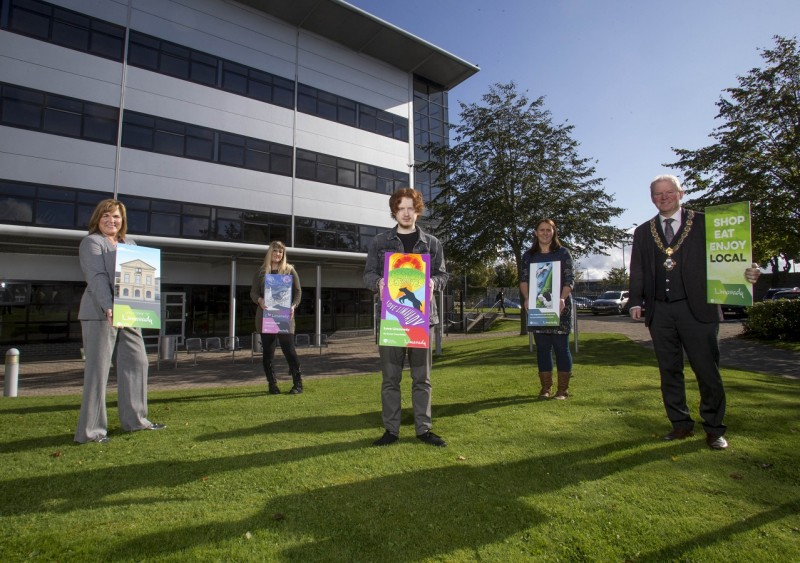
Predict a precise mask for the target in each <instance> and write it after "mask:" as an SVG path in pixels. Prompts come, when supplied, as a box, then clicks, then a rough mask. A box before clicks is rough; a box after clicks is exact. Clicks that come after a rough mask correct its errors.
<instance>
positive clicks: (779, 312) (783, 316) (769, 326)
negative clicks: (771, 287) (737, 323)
mask: <svg viewBox="0 0 800 563" xmlns="http://www.w3.org/2000/svg"><path fill="white" fill-rule="evenodd" d="M744 333H745V335H747V336H750V337H753V338H760V339H762V340H783V341H787V342H800V299H776V300H773V301H762V302H760V303H755V304H754V305H753V307H752V308H751V309H750V311H749V316H748V318H747V320H746V321H745V323H744Z"/></svg>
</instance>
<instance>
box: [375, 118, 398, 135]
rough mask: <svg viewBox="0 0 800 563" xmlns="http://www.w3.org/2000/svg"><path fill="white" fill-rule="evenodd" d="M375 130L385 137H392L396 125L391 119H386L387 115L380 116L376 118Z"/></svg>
mask: <svg viewBox="0 0 800 563" xmlns="http://www.w3.org/2000/svg"><path fill="white" fill-rule="evenodd" d="M375 123H376V129H375V132H376V133H377V134H378V135H383V136H384V137H391V136H392V135H393V134H394V127H393V123H392V121H391V119H386V116H385V115H382V116H379V117H378V118H377V119H376V122H375Z"/></svg>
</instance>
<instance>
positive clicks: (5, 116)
mask: <svg viewBox="0 0 800 563" xmlns="http://www.w3.org/2000/svg"><path fill="white" fill-rule="evenodd" d="M43 105H44V95H43V94H42V93H41V92H33V91H31V90H28V89H25V88H15V87H13V86H8V85H5V86H3V98H2V114H1V115H2V122H3V123H4V124H7V125H16V126H19V127H27V128H33V129H40V128H41V126H42V109H43V107H42V106H43Z"/></svg>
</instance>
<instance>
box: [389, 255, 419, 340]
mask: <svg viewBox="0 0 800 563" xmlns="http://www.w3.org/2000/svg"><path fill="white" fill-rule="evenodd" d="M383 279H384V288H383V294H382V295H381V322H380V333H379V336H378V344H380V345H381V346H397V347H403V348H428V347H429V345H430V310H429V303H430V295H431V292H430V281H431V257H430V254H404V253H401V252H392V253H389V252H387V253H386V256H385V257H384V267H383Z"/></svg>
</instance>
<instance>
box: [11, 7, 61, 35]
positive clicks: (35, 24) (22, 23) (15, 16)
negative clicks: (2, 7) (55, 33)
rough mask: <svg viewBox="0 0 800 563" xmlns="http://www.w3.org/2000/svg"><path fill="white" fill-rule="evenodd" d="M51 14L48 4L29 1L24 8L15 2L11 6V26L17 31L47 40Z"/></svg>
mask: <svg viewBox="0 0 800 563" xmlns="http://www.w3.org/2000/svg"><path fill="white" fill-rule="evenodd" d="M50 14H51V10H50V8H49V7H47V6H42V5H37V4H33V3H28V4H27V5H26V6H25V8H22V7H20V6H19V5H17V4H15V5H13V6H11V21H10V24H9V28H10V29H11V30H12V31H15V32H17V33H24V34H25V35H33V36H34V37H40V38H42V39H45V40H46V39H48V37H49V36H50Z"/></svg>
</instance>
